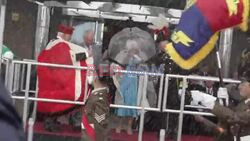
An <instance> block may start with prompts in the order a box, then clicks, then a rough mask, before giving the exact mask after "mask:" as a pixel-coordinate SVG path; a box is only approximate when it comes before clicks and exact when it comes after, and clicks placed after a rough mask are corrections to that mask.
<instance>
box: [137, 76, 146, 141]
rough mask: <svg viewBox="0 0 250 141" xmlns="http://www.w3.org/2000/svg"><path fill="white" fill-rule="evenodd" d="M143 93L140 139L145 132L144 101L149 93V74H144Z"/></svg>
mask: <svg viewBox="0 0 250 141" xmlns="http://www.w3.org/2000/svg"><path fill="white" fill-rule="evenodd" d="M143 82H144V83H143V95H142V110H141V117H140V125H139V135H138V141H142V134H143V127H144V126H143V125H144V116H145V105H144V102H143V101H145V99H146V94H147V84H148V75H145V76H144V81H143Z"/></svg>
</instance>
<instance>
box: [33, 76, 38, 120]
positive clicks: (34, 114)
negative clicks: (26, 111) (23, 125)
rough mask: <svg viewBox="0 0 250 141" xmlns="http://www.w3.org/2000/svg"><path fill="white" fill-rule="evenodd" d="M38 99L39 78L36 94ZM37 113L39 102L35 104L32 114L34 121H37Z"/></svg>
mask: <svg viewBox="0 0 250 141" xmlns="http://www.w3.org/2000/svg"><path fill="white" fill-rule="evenodd" d="M37 97H38V78H36V92H35V98H37ZM36 113H37V101H35V102H34V109H33V112H32V119H33V120H34V121H36Z"/></svg>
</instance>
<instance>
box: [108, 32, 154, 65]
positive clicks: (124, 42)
mask: <svg viewBox="0 0 250 141" xmlns="http://www.w3.org/2000/svg"><path fill="white" fill-rule="evenodd" d="M155 54H156V48H155V43H154V40H153V38H152V36H151V35H150V34H149V33H148V32H146V31H143V30H141V29H139V28H137V27H134V28H125V29H123V30H122V31H120V32H118V33H117V34H115V35H114V36H113V37H112V39H111V41H110V44H109V48H108V56H109V58H110V59H113V60H115V61H117V62H118V63H120V64H122V65H126V64H129V60H130V58H131V57H135V58H136V59H137V60H139V61H140V62H138V63H141V62H145V61H147V60H148V59H150V58H151V57H153V56H154V55H155Z"/></svg>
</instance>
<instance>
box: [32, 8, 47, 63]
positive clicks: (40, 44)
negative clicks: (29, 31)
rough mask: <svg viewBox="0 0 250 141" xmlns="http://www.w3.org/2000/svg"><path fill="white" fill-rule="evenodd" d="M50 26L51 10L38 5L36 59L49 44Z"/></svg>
mask: <svg viewBox="0 0 250 141" xmlns="http://www.w3.org/2000/svg"><path fill="white" fill-rule="evenodd" d="M49 25H50V9H49V8H48V7H46V6H44V5H38V14H37V27H36V39H35V52H34V57H35V59H36V58H37V57H38V55H39V53H40V51H41V49H42V48H44V47H45V46H46V45H47V43H48V35H49Z"/></svg>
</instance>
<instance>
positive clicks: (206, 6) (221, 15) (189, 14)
mask: <svg viewBox="0 0 250 141" xmlns="http://www.w3.org/2000/svg"><path fill="white" fill-rule="evenodd" d="M248 13H249V0H196V3H195V4H193V5H192V6H191V7H190V8H188V9H187V10H186V11H185V12H183V14H182V16H181V19H180V22H179V24H178V25H177V27H176V29H175V31H174V33H173V34H172V36H171V40H172V42H171V43H169V44H167V45H166V46H165V51H166V52H167V53H168V54H169V55H170V56H171V58H172V59H173V60H174V61H175V62H176V63H177V64H178V65H179V66H180V67H182V68H183V69H191V68H193V67H194V66H196V65H197V64H198V63H199V62H201V61H202V60H203V59H204V58H205V57H206V56H207V55H208V54H209V53H210V52H211V51H212V50H213V48H214V46H215V44H216V42H217V40H218V32H219V31H221V30H223V29H225V28H230V27H234V26H237V25H239V26H240V27H241V29H242V30H243V31H246V30H247V22H248Z"/></svg>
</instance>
